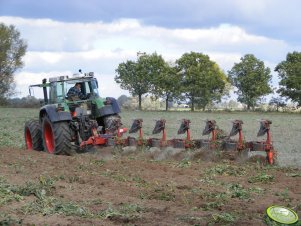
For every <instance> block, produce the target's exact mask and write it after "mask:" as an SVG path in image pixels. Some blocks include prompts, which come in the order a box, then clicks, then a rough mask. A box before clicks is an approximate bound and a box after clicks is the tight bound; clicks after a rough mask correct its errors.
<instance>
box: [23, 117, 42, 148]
mask: <svg viewBox="0 0 301 226" xmlns="http://www.w3.org/2000/svg"><path fill="white" fill-rule="evenodd" d="M24 138H25V146H26V149H29V150H36V151H43V150H44V147H43V139H42V131H41V126H40V123H39V120H36V119H31V120H29V121H27V122H26V123H25V127H24Z"/></svg>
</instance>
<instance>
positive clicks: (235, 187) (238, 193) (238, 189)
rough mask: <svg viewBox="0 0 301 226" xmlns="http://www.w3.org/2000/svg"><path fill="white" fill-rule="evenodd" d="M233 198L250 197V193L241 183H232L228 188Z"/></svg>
mask: <svg viewBox="0 0 301 226" xmlns="http://www.w3.org/2000/svg"><path fill="white" fill-rule="evenodd" d="M228 190H229V192H230V194H231V198H239V199H249V198H250V193H249V191H248V190H247V189H244V188H243V186H242V185H241V184H230V185H229V188H228Z"/></svg>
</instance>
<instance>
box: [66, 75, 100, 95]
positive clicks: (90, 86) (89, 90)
mask: <svg viewBox="0 0 301 226" xmlns="http://www.w3.org/2000/svg"><path fill="white" fill-rule="evenodd" d="M65 83H66V85H65V87H64V88H65V90H64V91H65V94H66V95H67V93H68V90H69V89H71V88H72V87H74V86H75V84H76V83H80V89H81V93H82V94H84V95H88V94H90V95H93V96H96V97H99V93H98V89H97V83H96V80H95V79H93V80H87V81H83V80H71V81H66V82H65Z"/></svg>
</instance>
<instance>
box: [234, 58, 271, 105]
mask: <svg viewBox="0 0 301 226" xmlns="http://www.w3.org/2000/svg"><path fill="white" fill-rule="evenodd" d="M240 60H241V62H240V63H235V64H234V66H233V67H232V69H231V70H230V71H229V72H228V73H229V79H230V81H231V83H232V85H234V86H235V87H236V88H237V91H235V93H237V94H238V98H237V100H238V102H240V103H244V104H246V105H247V108H248V110H249V109H250V108H251V107H252V108H254V107H255V105H256V102H257V101H258V100H259V99H260V97H262V96H264V95H267V94H269V93H271V92H272V89H271V87H270V85H269V82H270V80H271V78H272V75H271V70H270V69H269V68H268V67H265V66H264V62H263V61H260V60H259V59H257V58H256V57H255V56H254V55H253V54H246V55H245V56H244V57H242V58H241V59H240Z"/></svg>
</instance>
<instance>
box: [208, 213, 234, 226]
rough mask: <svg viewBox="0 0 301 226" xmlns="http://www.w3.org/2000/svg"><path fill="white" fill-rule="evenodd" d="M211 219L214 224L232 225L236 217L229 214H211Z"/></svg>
mask: <svg viewBox="0 0 301 226" xmlns="http://www.w3.org/2000/svg"><path fill="white" fill-rule="evenodd" d="M212 218H213V221H214V223H225V224H227V223H234V222H235V221H236V217H235V216H233V215H231V214H230V213H220V214H212Z"/></svg>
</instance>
